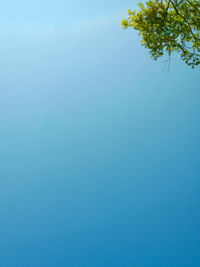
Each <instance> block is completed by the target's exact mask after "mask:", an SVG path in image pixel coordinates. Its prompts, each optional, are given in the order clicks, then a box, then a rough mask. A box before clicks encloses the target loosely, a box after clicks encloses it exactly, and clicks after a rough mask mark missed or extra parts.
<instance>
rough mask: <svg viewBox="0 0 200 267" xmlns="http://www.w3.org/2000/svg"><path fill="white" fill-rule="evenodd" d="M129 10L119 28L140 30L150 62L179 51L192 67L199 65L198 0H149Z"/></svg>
mask: <svg viewBox="0 0 200 267" xmlns="http://www.w3.org/2000/svg"><path fill="white" fill-rule="evenodd" d="M139 7H140V10H139V11H138V12H137V11H135V10H133V11H132V10H128V18H127V19H124V20H122V27H123V28H128V27H132V28H133V29H135V30H138V31H139V35H141V37H142V40H141V42H142V45H143V46H144V47H145V48H148V49H149V52H150V55H151V57H152V58H153V59H155V60H156V59H157V58H159V57H161V56H163V55H164V54H167V55H168V56H169V57H170V55H171V53H172V52H178V53H179V54H180V56H181V58H182V60H183V61H184V62H185V63H186V64H187V65H189V66H191V67H192V68H194V67H195V66H197V65H199V64H200V0H150V1H147V2H146V5H143V4H142V3H139Z"/></svg>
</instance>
